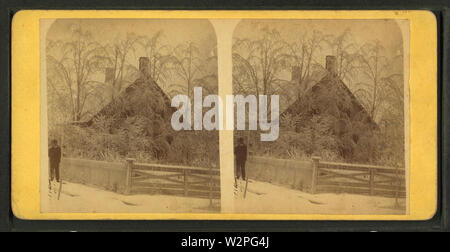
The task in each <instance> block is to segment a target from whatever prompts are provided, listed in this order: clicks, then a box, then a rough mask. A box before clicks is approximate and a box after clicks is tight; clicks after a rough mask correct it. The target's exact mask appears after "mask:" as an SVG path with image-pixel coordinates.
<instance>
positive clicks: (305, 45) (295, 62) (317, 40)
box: [286, 30, 325, 96]
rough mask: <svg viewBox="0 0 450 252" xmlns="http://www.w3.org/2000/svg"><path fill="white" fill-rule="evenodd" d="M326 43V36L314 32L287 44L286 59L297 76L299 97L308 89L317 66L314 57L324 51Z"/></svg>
mask: <svg viewBox="0 0 450 252" xmlns="http://www.w3.org/2000/svg"><path fill="white" fill-rule="evenodd" d="M324 41H325V35H324V34H323V33H322V32H320V31H317V30H314V31H313V32H312V33H311V35H310V36H308V35H307V34H303V35H300V37H299V39H298V40H297V41H296V42H294V43H292V44H287V48H288V53H287V54H286V57H287V58H288V59H289V60H290V61H291V63H290V65H291V66H292V68H293V69H292V70H293V71H294V75H295V78H294V79H295V81H296V82H297V83H295V84H296V85H297V88H298V92H299V93H298V96H302V94H303V93H304V92H305V91H306V90H307V89H308V82H309V80H310V77H311V74H312V68H313V65H314V64H315V61H314V56H315V53H316V52H317V51H320V50H321V49H322V44H323V42H324Z"/></svg>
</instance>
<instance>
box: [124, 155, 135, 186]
mask: <svg viewBox="0 0 450 252" xmlns="http://www.w3.org/2000/svg"><path fill="white" fill-rule="evenodd" d="M133 163H134V159H133V158H127V159H126V163H125V166H126V176H125V194H130V192H131V183H132V181H131V176H132V170H133Z"/></svg>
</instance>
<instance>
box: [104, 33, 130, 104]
mask: <svg viewBox="0 0 450 252" xmlns="http://www.w3.org/2000/svg"><path fill="white" fill-rule="evenodd" d="M137 40H138V37H137V36H136V35H135V34H134V33H127V35H126V37H125V38H123V39H121V38H116V39H115V43H114V44H112V45H107V46H106V47H105V52H106V60H107V69H106V71H111V72H110V73H107V75H108V74H110V75H111V76H110V77H111V79H110V80H105V81H109V82H111V91H112V92H111V99H112V100H114V99H115V97H116V96H117V94H119V93H120V92H121V91H122V88H123V86H124V84H129V83H131V81H129V80H127V79H126V78H124V76H126V75H127V73H128V72H129V71H130V70H134V71H136V69H135V68H134V67H132V66H131V65H130V64H129V63H127V56H128V54H129V53H130V52H131V51H134V50H135V44H136V42H137ZM108 84H109V83H108Z"/></svg>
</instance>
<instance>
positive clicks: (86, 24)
mask: <svg viewBox="0 0 450 252" xmlns="http://www.w3.org/2000/svg"><path fill="white" fill-rule="evenodd" d="M74 24H80V25H82V27H83V28H84V29H86V30H89V31H91V33H92V36H93V39H94V40H96V41H104V42H112V41H114V39H116V38H117V37H118V36H120V37H124V36H125V35H126V34H127V33H128V32H133V33H135V34H137V35H148V36H151V35H152V34H154V33H156V32H158V31H160V30H162V31H163V33H164V35H163V43H165V44H168V45H171V46H176V45H178V44H180V43H183V42H186V41H192V42H194V43H196V44H197V45H198V46H199V47H200V48H203V49H204V51H206V53H208V52H209V51H210V50H212V49H213V48H214V46H215V44H216V38H215V37H216V35H215V31H214V28H213V26H212V25H211V23H210V22H209V21H208V20H205V19H189V20H185V19H58V20H56V21H55V22H54V23H53V24H52V26H51V27H50V29H49V31H48V33H47V39H51V40H64V39H70V36H71V32H70V31H71V26H73V25H74Z"/></svg>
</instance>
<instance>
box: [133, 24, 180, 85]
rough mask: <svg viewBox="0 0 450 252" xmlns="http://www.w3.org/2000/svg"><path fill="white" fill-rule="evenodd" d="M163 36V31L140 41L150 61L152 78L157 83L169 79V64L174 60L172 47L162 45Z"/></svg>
mask: <svg viewBox="0 0 450 252" xmlns="http://www.w3.org/2000/svg"><path fill="white" fill-rule="evenodd" d="M163 36H164V33H163V31H158V32H156V33H155V34H153V35H152V36H150V37H148V36H145V37H141V38H140V39H139V40H138V44H139V45H140V46H141V47H142V48H143V49H144V51H145V55H146V56H147V57H148V58H149V60H150V66H149V74H150V77H151V78H152V79H153V80H154V81H155V82H157V83H159V81H160V80H163V81H164V80H165V79H166V78H167V77H168V74H169V64H170V62H171V60H172V57H171V48H170V46H168V45H165V44H163V43H162V38H163Z"/></svg>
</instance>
